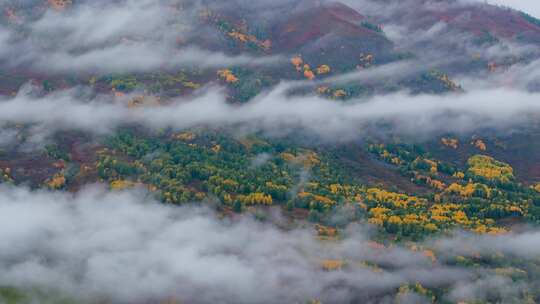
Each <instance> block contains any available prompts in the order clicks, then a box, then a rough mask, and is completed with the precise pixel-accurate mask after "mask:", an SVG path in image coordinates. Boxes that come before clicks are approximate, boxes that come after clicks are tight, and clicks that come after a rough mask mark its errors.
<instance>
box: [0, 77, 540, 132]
mask: <svg viewBox="0 0 540 304" xmlns="http://www.w3.org/2000/svg"><path fill="white" fill-rule="evenodd" d="M29 88H30V91H31V87H25V88H23V89H22V90H21V91H20V93H19V94H18V95H17V96H15V97H13V98H7V99H4V100H2V101H0V123H27V124H35V125H37V126H40V129H41V130H43V131H44V132H53V131H56V130H84V131H90V132H93V133H107V132H109V131H111V130H114V128H116V127H118V126H121V125H124V124H140V125H143V126H147V127H150V128H164V127H171V128H173V129H186V128H192V127H199V126H209V127H231V128H234V129H236V130H239V131H241V130H249V132H257V131H263V132H266V133H267V134H269V135H289V134H292V132H298V131H306V132H307V133H311V134H314V135H316V136H318V137H320V138H323V139H326V140H337V139H336V138H338V139H339V140H351V139H354V138H358V137H359V136H363V135H366V134H369V133H377V132H378V133H382V134H385V133H397V134H403V135H415V136H422V135H434V134H437V133H445V132H456V133H465V132H473V131H477V130H482V129H486V128H493V129H497V130H500V131H509V130H511V129H512V128H514V127H515V128H518V127H526V126H528V125H530V124H531V123H532V122H533V121H534V119H536V117H538V114H540V102H538V100H539V98H538V94H534V93H527V92H523V91H514V90H510V89H486V90H478V91H470V92H468V93H459V94H448V95H443V96H434V95H419V96H413V95H409V94H406V93H397V94H392V95H381V96H375V97H373V98H370V99H367V100H364V99H360V100H350V101H347V102H338V101H332V100H326V99H323V98H320V97H316V96H306V97H290V96H287V94H286V91H287V89H288V85H282V86H278V87H277V88H275V89H274V90H272V91H270V92H268V93H266V94H261V95H260V96H258V97H257V98H255V99H254V100H253V101H251V102H250V103H248V104H244V105H235V104H229V103H227V102H226V95H225V94H224V92H223V91H222V90H221V89H218V88H209V89H207V90H206V91H204V92H201V94H200V95H199V96H195V97H191V98H186V99H178V100H175V101H173V102H172V103H170V104H167V105H162V106H142V107H136V108H128V107H127V106H126V104H127V102H121V101H118V100H117V101H116V102H114V101H112V100H111V98H112V97H110V96H108V95H107V96H105V95H99V96H97V97H96V96H93V95H85V94H82V93H81V92H83V91H84V90H82V91H81V90H79V89H75V90H68V91H59V92H55V93H52V94H49V95H45V96H41V97H36V96H35V95H34V94H33V93H31V92H29ZM85 96H90V97H85ZM127 99H129V97H127Z"/></svg>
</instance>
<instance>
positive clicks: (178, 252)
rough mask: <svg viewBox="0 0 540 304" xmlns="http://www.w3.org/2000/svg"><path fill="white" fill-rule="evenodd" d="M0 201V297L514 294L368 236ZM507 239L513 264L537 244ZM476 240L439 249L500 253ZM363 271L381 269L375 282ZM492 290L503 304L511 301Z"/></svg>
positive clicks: (78, 204)
mask: <svg viewBox="0 0 540 304" xmlns="http://www.w3.org/2000/svg"><path fill="white" fill-rule="evenodd" d="M0 194H1V195H0V197H1V199H0V239H2V242H0V270H1V271H0V285H9V286H15V287H19V288H32V287H38V288H42V289H49V288H52V289H55V290H59V291H61V292H62V293H64V294H67V295H70V296H73V297H77V298H82V299H96V298H100V299H108V300H110V301H112V302H114V303H124V302H133V301H145V300H159V299H165V298H168V297H175V298H177V299H180V300H184V301H186V302H188V303H215V302H216V301H217V302H220V303H276V302H279V303H297V302H304V301H306V300H309V299H314V298H318V299H321V300H322V301H323V302H324V301H326V300H329V301H330V302H332V303H348V302H350V301H362V302H364V303H369V301H372V302H373V303H375V302H377V303H390V302H392V301H393V296H391V297H390V298H388V297H385V296H384V295H385V294H392V293H395V292H396V291H397V289H398V288H399V287H400V286H401V285H403V284H408V283H411V284H415V283H421V284H422V285H424V286H427V287H437V286H439V287H443V286H446V287H448V288H450V290H452V293H451V295H450V297H452V298H453V299H463V298H466V297H476V298H479V299H481V298H482V296H481V295H482V293H483V292H485V290H486V288H488V287H489V288H493V287H498V286H501V287H502V286H503V284H507V285H506V286H508V287H510V286H512V288H514V289H515V291H519V290H521V289H522V288H525V286H518V285H516V284H514V283H512V282H511V281H509V280H508V279H505V278H504V277H499V276H496V275H495V276H493V275H491V277H489V278H488V277H486V278H484V277H483V276H478V274H475V271H474V270H473V269H465V268H461V267H457V266H454V267H451V266H445V265H443V264H439V263H438V262H437V263H435V264H433V262H432V261H431V259H430V258H429V257H426V256H425V255H424V254H423V253H421V252H413V251H410V250H407V249H404V248H400V247H393V248H386V249H380V248H379V249H377V247H373V246H371V245H370V243H369V241H368V239H367V236H368V235H369V234H368V233H367V231H368V230H367V229H365V228H361V227H357V226H355V227H351V228H350V229H349V230H348V231H347V232H346V233H345V235H346V238H345V239H344V240H342V241H338V242H332V243H325V242H320V241H318V240H317V238H316V237H315V236H314V233H313V230H311V229H294V230H289V231H284V230H280V229H278V228H275V227H274V226H272V225H271V224H269V223H260V222H256V221H254V220H252V219H251V218H250V217H249V216H245V217H242V218H240V219H235V220H233V221H230V220H228V219H218V218H217V216H216V215H215V214H214V213H213V212H212V211H210V210H209V209H206V208H202V207H195V206H191V207H171V206H164V205H161V204H158V203H156V202H154V201H153V200H152V199H151V198H150V197H148V196H145V195H144V192H138V191H136V190H133V191H128V192H106V191H104V190H103V189H101V188H87V189H85V190H83V191H81V192H79V193H77V194H69V193H52V192H45V191H28V190H27V189H25V188H13V187H5V186H2V187H0ZM478 238H480V239H478ZM505 239H506V238H505ZM516 239H520V241H518V242H517V243H516V242H514V243H508V244H507V245H505V246H504V247H505V249H504V250H505V251H504V253H512V252H525V249H527V248H528V249H531V248H532V247H533V245H531V244H536V243H538V241H539V240H538V233H537V232H533V233H529V234H523V235H518V236H517V238H516ZM476 240H477V242H474V243H466V244H465V245H461V241H460V239H450V240H448V241H446V243H444V244H446V245H450V244H453V243H452V242H454V244H453V245H452V248H453V249H454V250H459V249H458V248H462V247H463V248H466V247H467V246H471V248H474V250H477V251H478V252H480V253H482V252H484V251H485V250H486V249H490V250H491V249H497V250H498V249H501V248H502V247H501V246H495V245H496V244H498V243H499V242H501V241H503V239H499V238H498V237H492V238H483V237H477V239H476ZM523 242H525V243H523ZM477 244H482V245H477ZM438 246H443V245H438ZM441 248H444V247H441ZM526 257H529V256H528V255H527V256H526ZM325 259H344V260H345V261H346V264H347V266H346V267H344V268H343V269H342V270H339V271H324V270H323V268H322V266H321V262H322V261H323V260H325ZM366 261H367V262H371V263H375V264H378V265H385V266H384V267H385V269H386V268H387V269H386V270H382V271H378V270H377V271H376V270H375V269H373V268H370V267H369V266H366V265H365V264H362V262H366ZM362 265H363V266H362ZM465 286H466V287H467V289H464V288H465ZM504 290H506V291H504ZM504 290H503V291H501V293H504V292H508V294H507V295H506V294H502V295H501V296H502V297H503V298H504V297H505V296H510V295H513V294H514V293H515V291H512V289H511V290H508V288H506V289H504ZM402 296H405V297H407V295H402ZM408 296H411V297H412V298H415V299H417V301H413V302H416V303H419V302H418V301H420V302H422V301H425V299H423V298H422V297H419V296H414V295H408ZM405 303H406V302H405Z"/></svg>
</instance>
